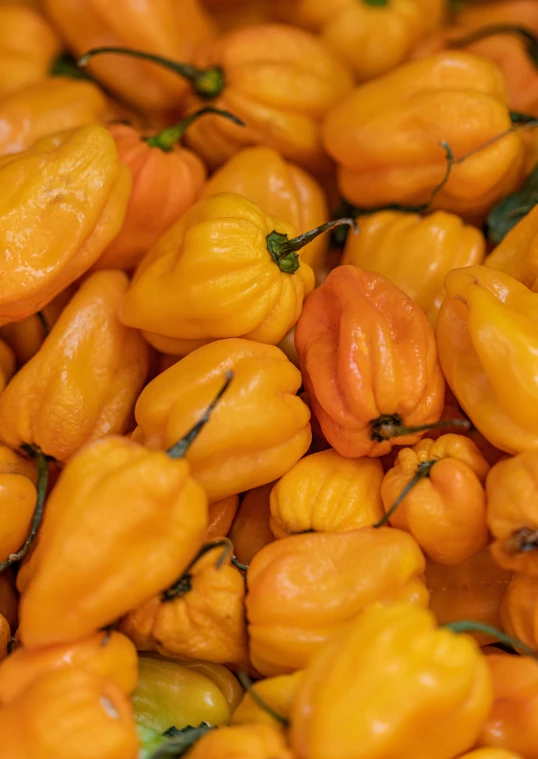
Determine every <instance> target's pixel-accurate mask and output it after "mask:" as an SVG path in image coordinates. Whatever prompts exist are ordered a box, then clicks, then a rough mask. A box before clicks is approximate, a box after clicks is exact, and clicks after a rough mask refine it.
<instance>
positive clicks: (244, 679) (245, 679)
mask: <svg viewBox="0 0 538 759" xmlns="http://www.w3.org/2000/svg"><path fill="white" fill-rule="evenodd" d="M237 679H238V680H239V682H240V683H241V685H242V686H243V688H244V689H245V690H246V691H247V693H248V694H249V696H250V697H251V699H252V700H253V701H254V703H255V704H256V706H259V707H260V709H263V711H264V712H265V713H266V714H268V715H269V716H270V717H272V718H273V719H274V720H276V722H279V723H280V724H281V725H284V727H289V724H290V721H289V719H287V717H283V716H282V714H279V713H278V712H276V711H275V710H274V709H273V707H272V706H269V704H268V703H267V702H266V701H265V699H264V698H262V697H261V696H260V695H259V693H257V692H256V691H255V690H254V682H253V680H252V678H251V677H249V676H248V675H247V673H246V672H238V673H237Z"/></svg>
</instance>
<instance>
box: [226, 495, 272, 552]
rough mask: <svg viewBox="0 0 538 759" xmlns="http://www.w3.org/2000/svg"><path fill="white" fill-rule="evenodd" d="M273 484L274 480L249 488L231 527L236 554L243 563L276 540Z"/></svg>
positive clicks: (230, 533) (230, 534) (231, 536)
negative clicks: (272, 510)
mask: <svg viewBox="0 0 538 759" xmlns="http://www.w3.org/2000/svg"><path fill="white" fill-rule="evenodd" d="M273 485H274V483H273V482H269V483H267V485H261V486H260V487H258V488H253V489H252V490H249V491H248V493H247V494H246V495H245V497H244V498H243V500H242V501H241V505H240V506H239V509H238V511H237V514H236V517H235V519H234V521H233V523H232V526H231V528H230V532H229V536H230V540H231V541H232V543H233V547H234V552H235V556H236V558H237V560H238V561H240V562H241V563H243V564H247V565H248V564H250V562H251V560H252V557H253V556H254V555H255V554H257V553H258V551H259V550H260V549H261V548H263V547H264V546H266V545H267V544H268V543H272V542H273V540H274V535H273V532H272V530H271V527H270V517H271V510H270V506H269V496H270V494H271V490H272V489H273Z"/></svg>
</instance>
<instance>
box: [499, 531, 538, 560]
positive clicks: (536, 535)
mask: <svg viewBox="0 0 538 759" xmlns="http://www.w3.org/2000/svg"><path fill="white" fill-rule="evenodd" d="M537 548H538V530H531V529H530V527H521V528H520V529H519V530H515V531H514V532H513V533H512V534H511V535H510V537H509V538H507V539H506V540H505V541H504V543H503V550H504V551H505V552H506V553H509V554H516V553H527V552H528V551H535V550H536V549H537Z"/></svg>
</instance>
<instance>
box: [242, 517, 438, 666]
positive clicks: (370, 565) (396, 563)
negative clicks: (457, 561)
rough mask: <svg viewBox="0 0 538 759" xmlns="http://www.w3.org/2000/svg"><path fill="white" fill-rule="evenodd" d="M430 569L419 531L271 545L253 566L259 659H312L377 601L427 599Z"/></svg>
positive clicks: (308, 537)
mask: <svg viewBox="0 0 538 759" xmlns="http://www.w3.org/2000/svg"><path fill="white" fill-rule="evenodd" d="M423 572H424V557H423V555H422V553H421V551H420V549H419V547H418V546H417V544H416V542H415V541H414V539H413V538H412V537H411V536H410V535H408V534H407V533H405V532H400V530H395V529H392V528H386V527H382V528H381V529H373V528H370V527H365V528H363V529H362V530H354V531H350V532H336V533H335V532H333V533H306V534H303V535H293V536H291V537H289V538H286V539H285V540H277V541H275V542H274V543H271V544H269V545H268V546H265V548H262V549H261V551H260V552H259V553H257V554H256V556H255V557H254V559H253V560H252V562H251V564H250V567H249V570H248V573H247V587H248V595H247V600H246V608H247V618H248V623H249V627H248V633H249V642H250V658H251V661H252V664H253V666H254V667H255V668H256V669H257V670H258V671H259V672H261V673H262V674H263V675H266V676H272V675H279V674H285V673H288V672H294V671H295V670H297V669H300V668H301V667H304V666H305V665H306V664H307V663H308V662H309V661H311V660H312V659H313V657H314V656H315V655H316V653H317V652H318V651H319V650H320V648H321V647H322V646H323V644H324V643H325V641H327V640H329V639H330V638H331V637H333V636H334V635H335V634H336V633H338V632H339V630H340V629H341V628H342V627H344V626H345V625H346V624H347V623H348V622H349V621H350V620H352V619H354V618H355V617H356V616H358V615H359V614H360V613H361V612H363V611H364V609H365V608H366V607H367V606H369V605H370V604H372V603H376V602H390V601H393V600H405V601H407V602H411V603H415V604H419V605H427V592H426V588H425V586H424V584H423V583H422V581H421V579H420V577H421V575H422V573H423ZM358 577H360V578H361V581H360V583H359V582H357V578H358Z"/></svg>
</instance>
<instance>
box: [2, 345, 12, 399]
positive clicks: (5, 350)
mask: <svg viewBox="0 0 538 759" xmlns="http://www.w3.org/2000/svg"><path fill="white" fill-rule="evenodd" d="M14 374H15V353H14V352H13V350H12V349H11V348H10V346H9V344H8V343H6V341H5V340H2V338H1V337H0V391H2V390H3V389H4V388H5V386H6V385H7V383H8V382H9V380H10V379H11V377H13V375H14Z"/></svg>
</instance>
